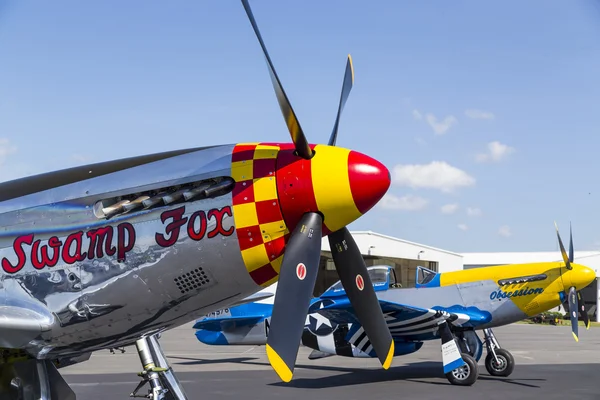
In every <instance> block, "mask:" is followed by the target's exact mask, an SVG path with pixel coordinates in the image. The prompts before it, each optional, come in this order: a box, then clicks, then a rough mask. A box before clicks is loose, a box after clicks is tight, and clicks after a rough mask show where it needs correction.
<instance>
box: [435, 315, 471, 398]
mask: <svg viewBox="0 0 600 400" xmlns="http://www.w3.org/2000/svg"><path fill="white" fill-rule="evenodd" d="M439 330H440V336H441V339H442V362H443V364H444V374H445V375H446V378H447V379H448V381H449V382H450V383H451V384H453V385H460V386H471V385H472V384H474V383H475V381H477V377H478V376H479V371H478V369H477V361H476V360H475V358H473V357H472V356H471V355H470V354H469V353H466V352H461V351H460V350H459V348H460V347H459V345H458V344H459V343H460V342H459V341H458V340H457V339H456V337H455V336H454V334H453V333H452V331H451V330H450V327H449V326H448V322H446V321H443V322H441V323H440V324H439Z"/></svg>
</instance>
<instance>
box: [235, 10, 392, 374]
mask: <svg viewBox="0 0 600 400" xmlns="http://www.w3.org/2000/svg"><path fill="white" fill-rule="evenodd" d="M242 4H243V5H244V9H245V10H246V14H248V18H249V19H250V22H251V24H252V28H253V29H254V33H255V34H256V37H257V38H258V41H259V42H260V45H261V47H262V50H263V53H264V55H265V58H266V61H267V65H268V67H269V73H270V75H271V82H272V83H273V88H274V89H275V93H276V95H277V100H278V102H279V106H280V108H281V112H282V114H283V117H284V119H285V122H286V125H287V127H288V130H289V132H290V135H291V137H292V141H293V142H294V146H295V148H296V154H297V155H298V156H299V157H302V158H304V159H310V158H312V157H313V155H314V152H313V151H312V149H311V148H310V146H309V144H308V141H307V140H306V136H305V135H304V132H303V131H302V128H301V127H300V122H299V121H298V118H297V117H296V114H295V113H294V111H293V109H292V106H291V104H290V101H289V99H288V98H287V96H286V94H285V91H284V90H283V86H282V85H281V82H280V81H279V78H278V77H277V73H276V72H275V67H274V66H273V63H272V62H271V58H270V57H269V54H268V52H267V49H266V46H265V44H264V42H263V40H262V37H261V35H260V32H259V30H258V26H257V25H256V22H255V20H254V16H253V15H252V11H251V9H250V5H249V4H248V1H247V0H242ZM353 83H354V70H353V67H352V58H351V57H350V56H348V60H347V64H346V72H345V76H344V81H343V85H342V92H341V95H340V103H339V106H338V112H337V117H336V119H335V123H334V127H333V130H332V133H331V137H330V139H329V145H330V146H334V145H335V143H336V139H337V132H338V126H339V121H340V115H341V113H342V110H343V108H344V105H345V104H346V100H347V99H348V95H349V94H350V91H351V89H352V85H353ZM322 224H323V219H322V216H321V214H319V213H315V212H307V213H305V214H304V215H303V217H302V218H301V220H300V222H299V223H298V225H297V226H296V228H295V229H294V231H293V232H292V234H291V235H290V237H289V240H288V242H287V244H286V248H285V253H284V256H283V261H282V264H281V268H280V274H279V280H278V286H277V292H276V294H275V301H274V304H273V312H272V315H271V323H270V324H271V325H270V326H271V327H270V330H269V336H268V338H267V346H266V347H267V356H268V358H269V362H270V363H271V366H272V367H273V369H274V370H275V372H277V374H278V375H279V377H280V378H281V379H282V380H283V381H285V382H289V381H290V380H291V379H292V375H293V371H294V366H295V364H296V357H297V355H298V348H299V346H300V341H301V337H302V331H303V329H304V325H305V322H306V316H307V314H308V308H309V304H310V299H311V297H312V294H313V291H314V286H315V281H316V279H317V273H318V268H319V260H320V257H321V238H322ZM329 243H330V246H331V251H332V254H333V261H334V263H335V267H336V269H337V271H338V274H339V275H340V279H341V281H342V284H343V285H344V289H345V290H346V292H347V294H348V298H349V300H350V302H351V304H352V307H353V308H354V311H355V312H356V315H357V317H358V319H359V321H360V323H361V325H362V326H363V327H364V329H365V332H366V334H367V336H368V337H369V340H370V341H371V343H372V345H373V348H374V349H375V352H376V354H377V356H378V358H379V360H380V361H381V363H382V364H383V367H384V368H386V369H387V368H389V366H390V364H391V359H392V356H393V354H394V342H393V339H392V335H391V334H390V331H389V329H388V327H387V323H386V322H385V318H384V316H383V312H382V310H381V306H380V305H379V301H378V300H377V296H376V295H375V289H374V288H373V285H372V283H371V280H370V278H369V274H368V270H367V267H366V265H365V262H364V260H363V258H362V255H361V253H360V251H359V249H358V247H357V246H356V243H355V242H354V240H353V238H352V236H351V235H350V232H349V231H348V229H347V228H345V227H344V228H342V229H340V230H338V231H336V232H333V233H331V234H329Z"/></svg>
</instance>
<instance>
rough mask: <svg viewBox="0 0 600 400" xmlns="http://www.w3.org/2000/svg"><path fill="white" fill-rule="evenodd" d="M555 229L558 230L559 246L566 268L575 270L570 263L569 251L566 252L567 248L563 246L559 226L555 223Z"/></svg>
mask: <svg viewBox="0 0 600 400" xmlns="http://www.w3.org/2000/svg"><path fill="white" fill-rule="evenodd" d="M554 227H555V228H556V236H557V237H558V245H559V246H560V254H561V255H562V259H563V261H564V262H565V267H566V268H567V269H573V267H572V266H571V262H570V261H569V256H567V251H566V250H565V246H563V242H562V240H560V234H559V233H558V225H556V222H554Z"/></svg>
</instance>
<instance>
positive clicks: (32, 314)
mask: <svg viewBox="0 0 600 400" xmlns="http://www.w3.org/2000/svg"><path fill="white" fill-rule="evenodd" d="M53 322H54V317H53V316H52V314H50V313H47V314H46V313H41V312H38V311H34V310H33V309H29V308H25V307H19V306H15V305H3V306H0V347H1V348H8V349H19V348H23V347H25V346H26V345H27V344H28V343H29V342H30V341H32V340H34V339H36V338H38V337H40V335H42V334H43V333H44V332H49V331H50V330H51V329H52V324H53Z"/></svg>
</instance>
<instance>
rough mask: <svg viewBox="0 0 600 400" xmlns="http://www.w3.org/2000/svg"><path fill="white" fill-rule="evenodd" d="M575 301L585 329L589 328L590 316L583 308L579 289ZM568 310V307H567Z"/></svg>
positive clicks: (583, 304)
mask: <svg viewBox="0 0 600 400" xmlns="http://www.w3.org/2000/svg"><path fill="white" fill-rule="evenodd" d="M577 303H578V305H579V315H581V318H582V319H583V323H584V324H585V329H590V316H589V315H588V313H587V311H586V310H585V301H583V296H582V295H581V291H578V292H577ZM569 310H570V309H569Z"/></svg>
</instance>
